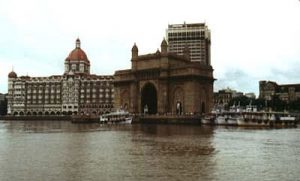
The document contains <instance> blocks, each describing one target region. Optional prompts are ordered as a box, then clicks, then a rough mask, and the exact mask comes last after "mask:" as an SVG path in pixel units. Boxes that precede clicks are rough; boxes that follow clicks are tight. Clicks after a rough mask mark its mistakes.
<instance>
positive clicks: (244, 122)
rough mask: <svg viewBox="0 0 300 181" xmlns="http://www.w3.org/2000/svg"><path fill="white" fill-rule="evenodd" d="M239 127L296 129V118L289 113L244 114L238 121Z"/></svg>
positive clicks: (261, 112)
mask: <svg viewBox="0 0 300 181" xmlns="http://www.w3.org/2000/svg"><path fill="white" fill-rule="evenodd" d="M237 123H238V126H252V127H279V128H280V127H295V126H297V120H296V117H293V116H291V115H290V114H289V113H287V112H263V111H260V112H244V113H243V117H242V118H240V119H239V120H238V122H237Z"/></svg>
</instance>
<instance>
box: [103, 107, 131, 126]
mask: <svg viewBox="0 0 300 181" xmlns="http://www.w3.org/2000/svg"><path fill="white" fill-rule="evenodd" d="M131 122H132V115H131V114H130V113H129V112H127V111H124V110H118V111H116V112H111V113H108V114H102V115H101V116H100V123H122V124H131Z"/></svg>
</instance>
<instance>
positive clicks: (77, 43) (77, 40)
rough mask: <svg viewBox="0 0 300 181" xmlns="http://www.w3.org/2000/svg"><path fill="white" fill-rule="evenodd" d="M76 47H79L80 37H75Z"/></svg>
mask: <svg viewBox="0 0 300 181" xmlns="http://www.w3.org/2000/svg"><path fill="white" fill-rule="evenodd" d="M76 48H80V39H79V38H77V39H76Z"/></svg>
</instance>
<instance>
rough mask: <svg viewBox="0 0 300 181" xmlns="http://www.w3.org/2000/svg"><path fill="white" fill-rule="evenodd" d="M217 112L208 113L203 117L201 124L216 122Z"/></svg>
mask: <svg viewBox="0 0 300 181" xmlns="http://www.w3.org/2000/svg"><path fill="white" fill-rule="evenodd" d="M215 119H216V114H214V113H210V114H206V115H205V116H204V117H202V118H201V124H207V125H213V124H215Z"/></svg>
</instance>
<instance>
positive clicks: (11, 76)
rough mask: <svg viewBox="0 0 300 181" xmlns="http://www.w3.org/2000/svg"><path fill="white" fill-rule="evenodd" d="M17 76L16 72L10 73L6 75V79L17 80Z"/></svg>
mask: <svg viewBox="0 0 300 181" xmlns="http://www.w3.org/2000/svg"><path fill="white" fill-rule="evenodd" d="M17 77H18V76H17V74H16V72H14V71H11V72H10V73H9V74H8V78H17Z"/></svg>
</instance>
